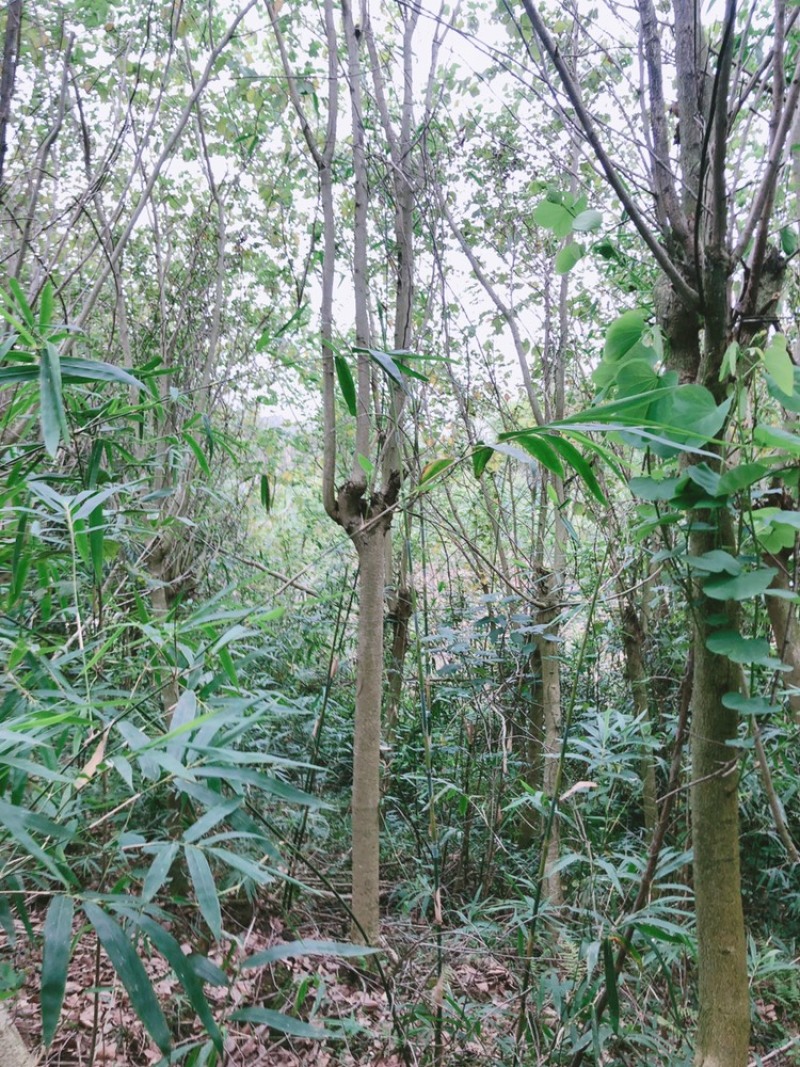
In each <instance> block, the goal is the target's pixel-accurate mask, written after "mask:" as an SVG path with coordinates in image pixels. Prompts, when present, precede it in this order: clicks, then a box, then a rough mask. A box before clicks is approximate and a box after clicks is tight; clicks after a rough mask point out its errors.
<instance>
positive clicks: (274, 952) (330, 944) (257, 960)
mask: <svg viewBox="0 0 800 1067" xmlns="http://www.w3.org/2000/svg"><path fill="white" fill-rule="evenodd" d="M380 951H381V950H380V949H378V948H365V947H364V946H363V945H351V944H349V943H347V942H344V941H288V942H287V943H286V944H285V945H275V946H274V947H273V948H268V949H265V950H264V951H263V952H256V954H255V955H254V956H250V957H248V958H247V959H246V960H244V962H243V963H242V970H248V968H251V967H265V966H266V965H267V964H269V963H276V962H277V961H278V960H294V959H299V958H300V957H301V956H338V957H340V958H342V959H351V958H355V959H359V958H361V957H362V956H372V955H374V954H375V953H377V952H380Z"/></svg>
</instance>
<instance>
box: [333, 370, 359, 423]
mask: <svg viewBox="0 0 800 1067" xmlns="http://www.w3.org/2000/svg"><path fill="white" fill-rule="evenodd" d="M333 363H334V366H335V367H336V378H337V380H338V382H339V389H340V390H341V393H342V397H343V399H344V402H345V406H346V407H347V410H348V411H349V412H350V414H351V415H352V416H353V417H355V415H356V413H357V411H358V407H357V405H356V383H355V382H354V381H353V375H352V373H351V371H350V366H349V364H348V362H347V360H346V359H345V358H344V356H334V357H333Z"/></svg>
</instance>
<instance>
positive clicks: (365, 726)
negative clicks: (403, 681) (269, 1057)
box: [351, 522, 386, 945]
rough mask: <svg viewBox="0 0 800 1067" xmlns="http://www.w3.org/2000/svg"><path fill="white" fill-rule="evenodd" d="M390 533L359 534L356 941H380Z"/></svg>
mask: <svg viewBox="0 0 800 1067" xmlns="http://www.w3.org/2000/svg"><path fill="white" fill-rule="evenodd" d="M384 540H385V528H384V526H383V524H382V523H380V522H379V523H378V524H377V525H375V526H373V527H372V528H371V529H368V530H366V531H364V532H362V533H359V534H356V535H355V536H354V537H353V542H354V544H355V546H356V550H357V552H358V561H359V579H358V672H357V674H358V677H357V682H356V709H355V723H354V728H353V729H354V737H353V861H352V879H353V890H352V891H353V897H352V905H351V906H352V911H353V916H354V929H353V940H354V941H357V942H361V943H366V944H373V945H374V944H375V943H376V942H377V940H378V937H379V935H380V902H379V901H380V832H379V831H380V826H379V809H380V766H381V698H382V695H383V593H384V585H385V578H386V575H385V570H386V556H385V546H384Z"/></svg>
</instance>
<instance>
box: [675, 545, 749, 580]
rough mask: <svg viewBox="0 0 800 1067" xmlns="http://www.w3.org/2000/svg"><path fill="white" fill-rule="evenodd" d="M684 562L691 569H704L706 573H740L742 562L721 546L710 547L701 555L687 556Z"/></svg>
mask: <svg viewBox="0 0 800 1067" xmlns="http://www.w3.org/2000/svg"><path fill="white" fill-rule="evenodd" d="M686 563H687V564H688V566H690V567H691V568H692V569H693V570H697V571H705V573H706V574H733V575H736V574H741V573H742V563H741V560H738V559H737V558H736V556H732V555H731V554H730V552H725V551H724V550H723V549H721V548H712V549H711V551H710V552H704V553H703V554H702V556H687V557H686Z"/></svg>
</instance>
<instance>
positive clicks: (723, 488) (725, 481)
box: [719, 463, 769, 496]
mask: <svg viewBox="0 0 800 1067" xmlns="http://www.w3.org/2000/svg"><path fill="white" fill-rule="evenodd" d="M768 474H769V467H766V466H765V465H764V464H763V463H740V464H739V466H738V467H732V468H731V469H730V470H727V471H725V473H724V474H723V475H722V477H721V478H720V480H719V493H720V496H732V495H733V494H734V493H738V492H740V491H741V490H742V489H749V487H750V486H751V485H755V483H756V482H760V481H761V479H762V478H766V476H767V475H768Z"/></svg>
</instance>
